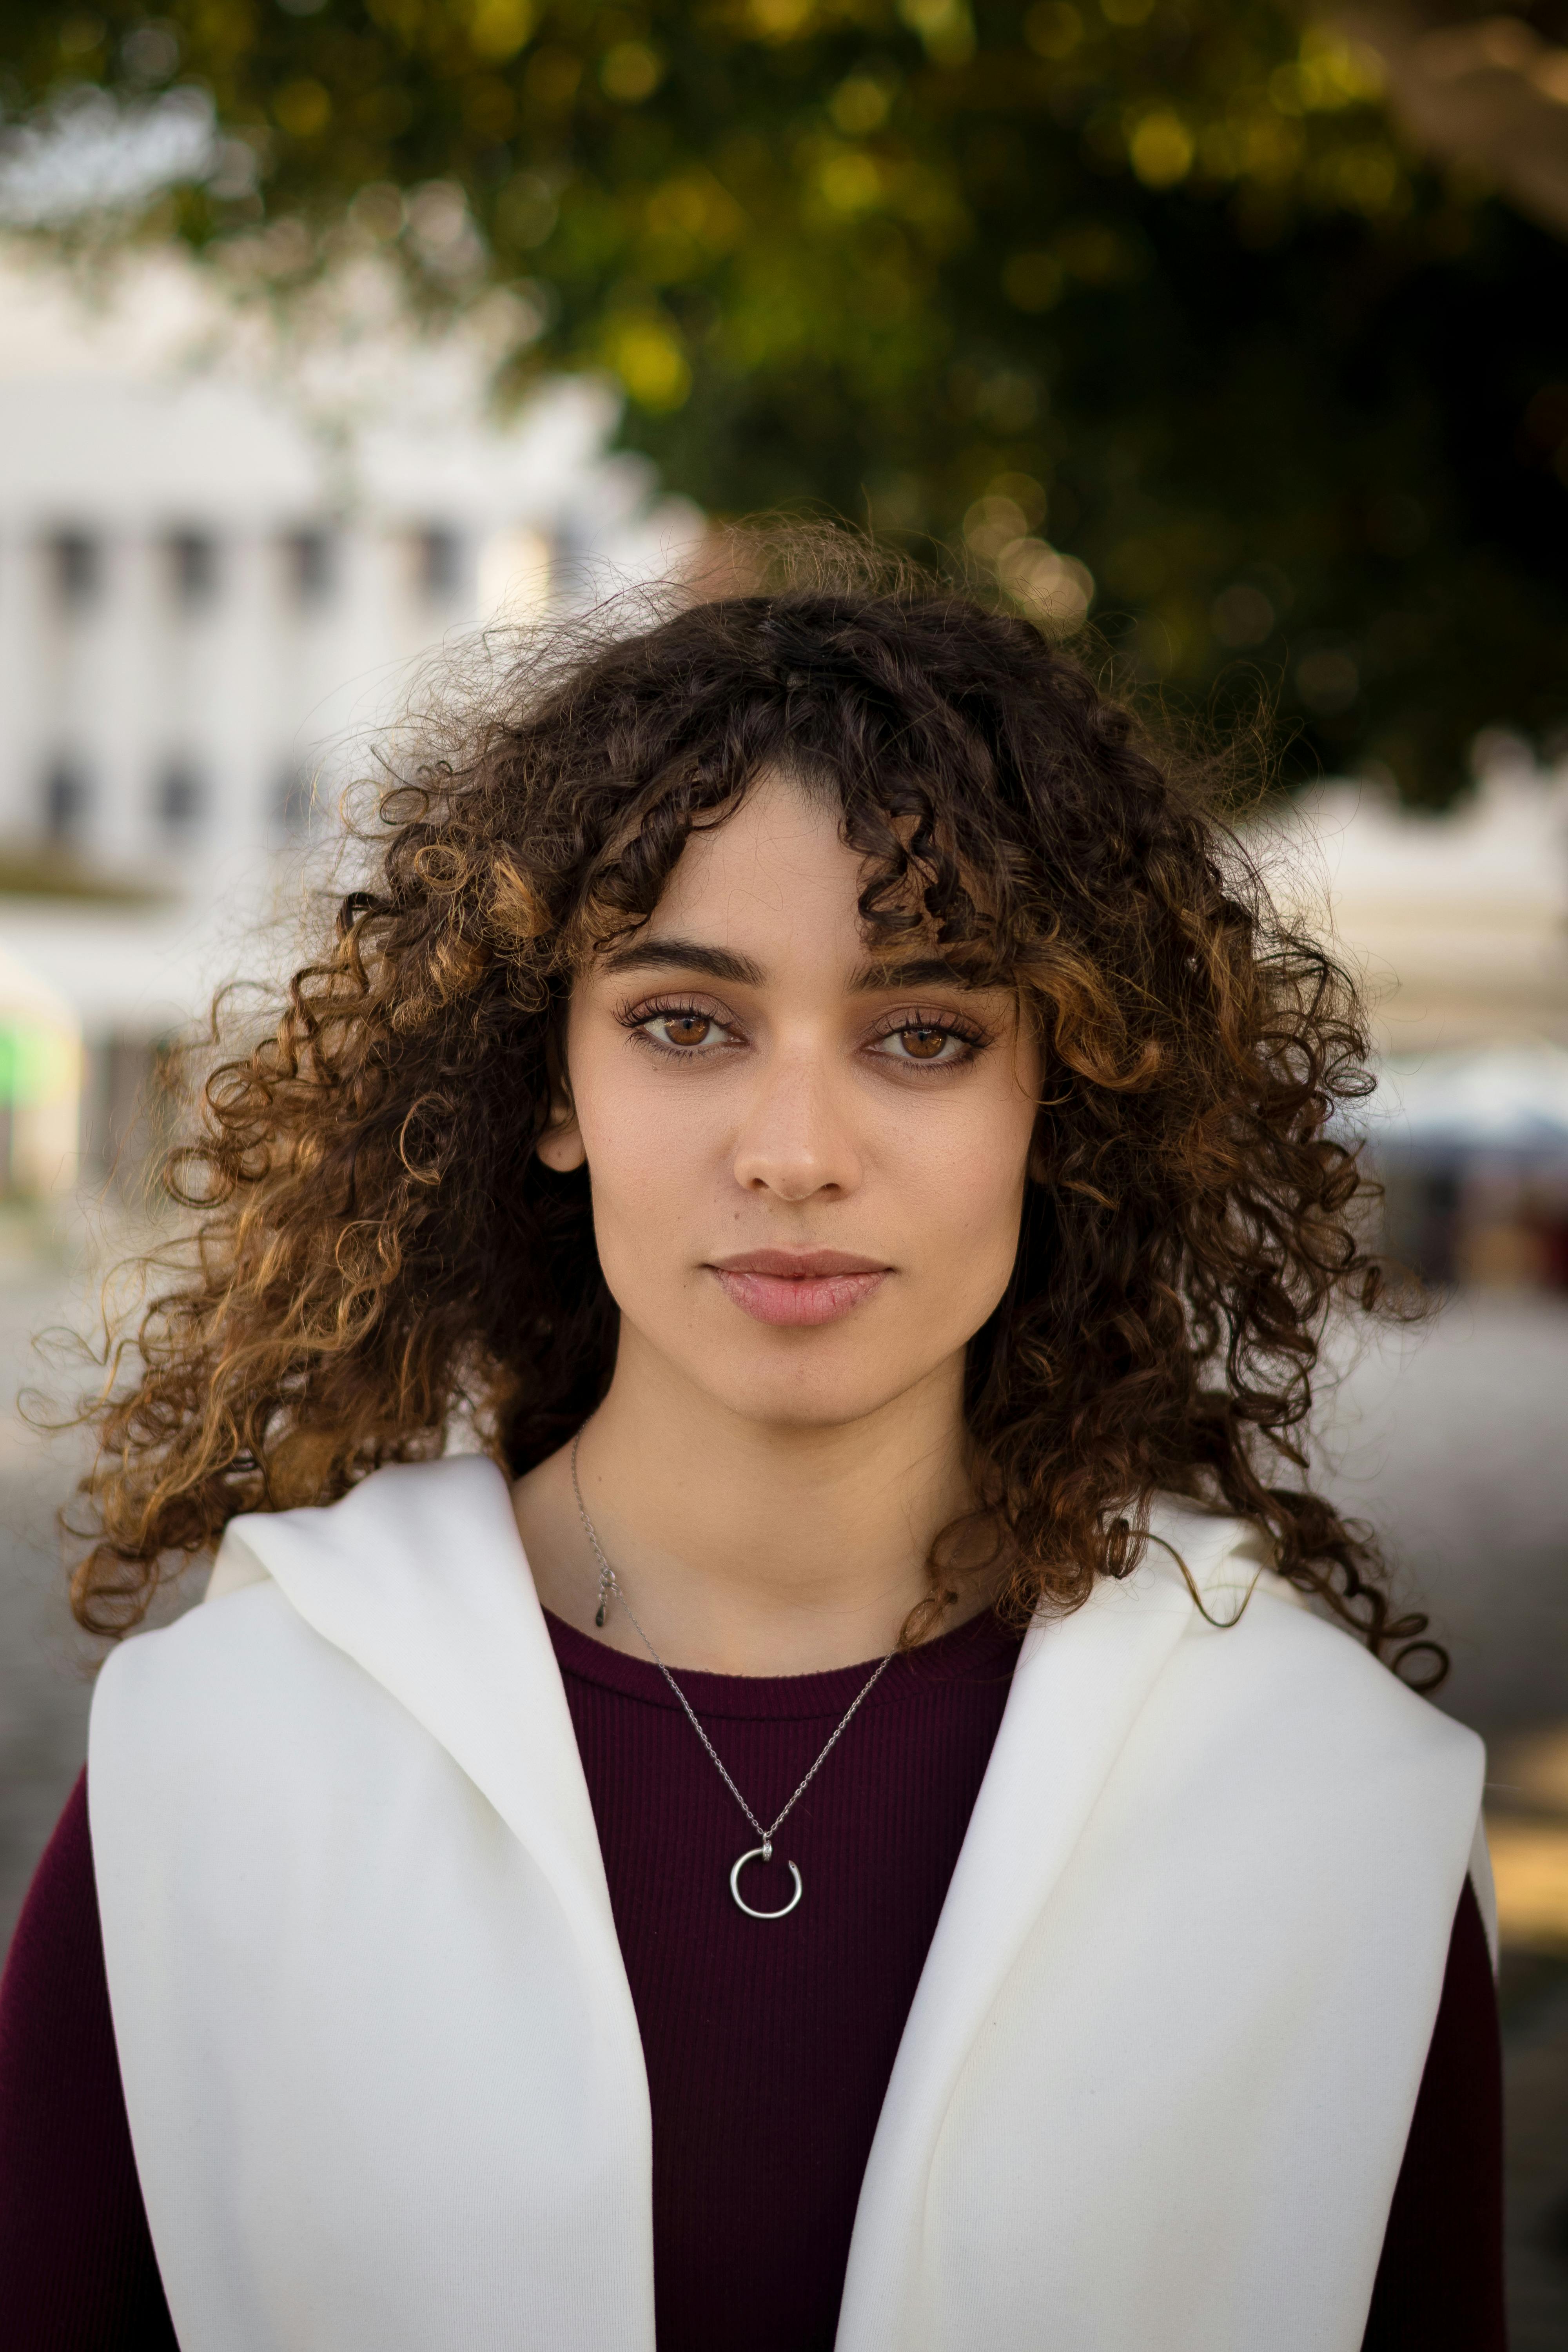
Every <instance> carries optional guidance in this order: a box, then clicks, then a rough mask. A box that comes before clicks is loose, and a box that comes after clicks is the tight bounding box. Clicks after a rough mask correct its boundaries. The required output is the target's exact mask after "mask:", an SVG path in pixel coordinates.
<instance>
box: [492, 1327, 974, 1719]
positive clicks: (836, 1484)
mask: <svg viewBox="0 0 1568 2352" xmlns="http://www.w3.org/2000/svg"><path fill="white" fill-rule="evenodd" d="M962 1385H963V1359H962V1357H959V1358H957V1359H955V1360H953V1361H952V1362H951V1363H947V1364H943V1365H941V1366H939V1367H938V1368H937V1369H936V1370H935V1371H933V1372H931V1373H930V1374H928V1375H927V1376H926V1377H925V1378H924V1379H923V1380H922V1381H920V1382H919V1383H918V1384H917V1385H916V1386H915V1387H913V1388H910V1389H909V1390H906V1391H904V1392H903V1393H902V1394H900V1396H898V1397H896V1398H893V1399H890V1400H889V1402H886V1403H885V1404H882V1405H879V1406H878V1407H877V1408H875V1409H874V1410H873V1411H871V1412H868V1413H866V1414H865V1415H863V1416H861V1417H859V1418H858V1419H856V1420H854V1421H852V1422H847V1423H835V1424H833V1425H830V1426H822V1425H800V1424H793V1423H789V1424H780V1423H771V1422H769V1423H760V1422H755V1421H750V1420H748V1419H746V1418H745V1417H744V1416H743V1415H741V1414H738V1413H735V1412H731V1411H730V1410H728V1409H727V1408H726V1407H725V1406H724V1405H722V1404H721V1403H720V1402H717V1401H716V1400H715V1399H714V1398H712V1397H711V1396H710V1395H707V1394H705V1393H704V1392H702V1391H700V1390H698V1389H695V1388H694V1387H693V1386H692V1385H691V1384H690V1383H689V1382H687V1381H682V1380H681V1378H680V1377H679V1374H678V1373H676V1372H675V1371H674V1370H672V1368H671V1367H670V1366H668V1364H666V1363H664V1362H663V1361H662V1360H659V1361H658V1362H655V1361H653V1360H651V1359H650V1360H645V1350H644V1349H643V1347H642V1344H641V1343H640V1341H639V1340H638V1339H637V1335H636V1334H635V1333H633V1332H630V1331H627V1330H623V1337H622V1345H621V1349H620V1353H619V1356H618V1358H617V1360H616V1374H615V1378H614V1381H612V1383H611V1386H610V1391H609V1393H608V1395H607V1396H606V1397H605V1402H604V1403H603V1404H602V1405H601V1406H600V1408H599V1410H598V1412H596V1413H595V1415H594V1417H593V1419H592V1420H591V1421H590V1422H589V1423H587V1425H586V1427H585V1428H584V1432H583V1436H582V1444H581V1449H580V1453H579V1459H578V1475H579V1478H580V1481H581V1485H582V1489H583V1498H584V1503H585V1504H586V1506H587V1508H588V1512H589V1515H590V1517H592V1519H593V1522H594V1526H595V1532H596V1533H597V1535H598V1538H599V1541H600V1543H601V1544H602V1545H603V1547H604V1549H605V1555H606V1557H607V1558H608V1559H609V1560H610V1561H611V1563H612V1564H613V1566H614V1568H615V1570H616V1576H617V1579H618V1580H619V1581H620V1583H621V1585H622V1586H623V1588H624V1590H625V1592H626V1598H627V1600H628V1601H630V1603H631V1606H632V1607H633V1608H634V1609H635V1610H636V1612H637V1616H638V1617H639V1618H640V1620H641V1622H642V1623H643V1626H644V1627H645V1629H646V1630H647V1634H648V1637H649V1639H650V1640H651V1641H652V1642H653V1643H654V1644H655V1645H656V1647H657V1648H658V1653H659V1655H660V1656H661V1657H662V1658H663V1659H664V1660H665V1662H666V1663H667V1664H669V1665H671V1666H674V1667H677V1668H679V1667H680V1666H682V1665H685V1666H689V1667H695V1668H698V1669H700V1670H703V1671H706V1672H709V1673H714V1674H732V1675H790V1674H811V1673H821V1672H825V1671H826V1670H828V1669H830V1668H832V1667H835V1666H844V1665H852V1664H857V1663H858V1662H859V1661H860V1660H862V1659H868V1658H874V1657H876V1656H878V1655H879V1654H883V1653H885V1652H886V1651H888V1650H889V1649H890V1648H891V1647H892V1646H893V1644H894V1643H896V1642H897V1640H898V1638H899V1634H900V1629H901V1627H902V1625H903V1623H904V1621H905V1619H906V1618H907V1617H908V1615H909V1613H910V1610H911V1609H913V1608H914V1607H915V1606H916V1605H917V1604H918V1603H919V1602H920V1601H923V1600H924V1599H926V1598H927V1596H928V1594H929V1592H930V1590H931V1587H930V1581H929V1578H928V1575H927V1570H926V1561H927V1559H928V1558H929V1555H930V1550H931V1543H932V1541H933V1539H934V1538H935V1537H936V1536H937V1535H938V1534H939V1533H940V1531H941V1530H942V1528H943V1527H944V1526H946V1525H947V1524H948V1522H949V1521H950V1520H952V1519H953V1518H954V1517H957V1516H958V1515H959V1514H960V1513H961V1512H963V1510H965V1509H966V1508H967V1507H969V1504H970V1502H971V1500H972V1495H971V1488H970V1483H969V1479H968V1475H967V1472H966V1468H965V1462H964V1443H963V1420H962ZM516 1493H517V1505H518V1518H519V1524H520V1526H521V1530H522V1536H523V1541H524V1544H525V1546H526V1548H527V1550H528V1553H529V1559H530V1562H531V1566H532V1568H533V1571H534V1579H535V1582H536V1583H537V1585H538V1587H539V1591H540V1598H541V1599H542V1601H543V1602H544V1604H545V1606H546V1607H547V1608H549V1609H551V1610H552V1611H553V1612H555V1614H556V1615H558V1616H561V1617H563V1618H565V1619H566V1621H567V1622H568V1623H571V1624H574V1625H575V1626H578V1627H579V1628H581V1629H582V1630H584V1631H592V1630H594V1614H595V1608H596V1606H597V1602H598V1571H597V1564H596V1562H595V1559H594V1557H593V1553H592V1551H591V1549H590V1547H589V1545H588V1541H587V1538H586V1536H585V1535H584V1530H583V1526H582V1522H581V1520H580V1518H579V1517H578V1515H577V1509H576V1504H575V1500H574V1496H573V1494H572V1488H571V1475H570V1456H569V1449H563V1452H562V1453H561V1454H557V1455H555V1456H553V1457H552V1459H551V1460H550V1461H549V1462H546V1463H542V1465H540V1467H539V1468H538V1469H537V1470H534V1471H532V1472H531V1473H530V1474H529V1475H528V1476H527V1477H526V1478H524V1479H522V1480H521V1481H520V1482H519V1485H518V1487H517V1490H516ZM986 1597H987V1596H986V1595H985V1593H984V1592H983V1591H976V1592H974V1593H973V1594H970V1593H969V1592H968V1591H967V1589H966V1592H965V1597H964V1599H963V1601H961V1602H960V1603H959V1604H957V1605H956V1606H955V1607H953V1608H952V1609H951V1610H950V1611H949V1612H947V1614H946V1615H945V1616H944V1617H943V1619H942V1627H943V1628H945V1627H947V1626H950V1625H952V1624H954V1623H956V1622H960V1620H961V1619H962V1618H963V1616H965V1615H972V1614H973V1612H974V1611H975V1610H976V1609H978V1608H980V1607H981V1606H983V1605H984V1600H985V1598H986ZM599 1638H600V1639H602V1640H604V1641H606V1642H608V1643H611V1644H612V1645H613V1646H614V1647H615V1648H616V1649H619V1650H624V1651H626V1652H627V1653H628V1654H633V1655H637V1656H642V1655H644V1654H645V1653H644V1651H643V1647H642V1643H641V1642H640V1641H639V1639H638V1637H637V1631H636V1629H635V1627H634V1626H633V1625H632V1624H631V1623H630V1622H629V1620H628V1618H627V1616H626V1611H625V1610H624V1609H620V1608H617V1607H616V1604H615V1602H614V1601H613V1600H612V1601H611V1603H610V1606H609V1610H608V1612H607V1617H606V1622H605V1628H604V1630H603V1633H601V1634H600V1636H599Z"/></svg>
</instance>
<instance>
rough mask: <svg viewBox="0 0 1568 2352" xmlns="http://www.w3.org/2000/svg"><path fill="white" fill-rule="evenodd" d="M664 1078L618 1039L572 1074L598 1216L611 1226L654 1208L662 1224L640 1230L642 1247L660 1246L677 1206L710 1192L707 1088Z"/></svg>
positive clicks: (711, 1140)
mask: <svg viewBox="0 0 1568 2352" xmlns="http://www.w3.org/2000/svg"><path fill="white" fill-rule="evenodd" d="M663 1075H664V1074H663V1073H662V1072H658V1071H650V1070H648V1069H647V1068H646V1067H645V1066H642V1065H641V1063H640V1059H639V1058H638V1057H637V1054H636V1049H635V1048H633V1049H631V1050H630V1051H628V1050H627V1048H626V1045H625V1043H624V1041H623V1040H621V1039H619V1038H616V1040H615V1041H614V1042H613V1044H611V1045H610V1046H609V1047H608V1049H607V1051H606V1052H605V1053H600V1054H595V1055H592V1056H590V1057H585V1066H584V1068H583V1069H582V1072H581V1076H579V1075H578V1073H577V1072H576V1071H575V1070H574V1076H573V1085H574V1095H575V1099H576V1108H577V1120H578V1125H579V1127H580V1129H581V1130H582V1136H583V1143H584V1150H586V1152H587V1155H588V1165H589V1168H590V1170H591V1171H592V1174H593V1186H594V1203H595V1217H596V1218H597V1219H598V1220H599V1222H600V1223H601V1225H605V1226H607V1225H608V1224H610V1223H620V1222H621V1221H622V1220H624V1219H641V1218H643V1217H645V1216H648V1215H652V1214H653V1213H654V1212H655V1210H656V1208H657V1212H658V1223H656V1224H654V1225H650V1226H644V1227H642V1228H641V1229H640V1231H641V1244H642V1246H643V1247H645V1248H657V1247H658V1238H659V1233H660V1231H661V1229H662V1230H664V1231H668V1230H669V1229H670V1227H671V1224H672V1221H673V1219H674V1217H675V1214H676V1211H677V1207H678V1204H679V1203H682V1202H684V1203H685V1204H687V1206H688V1208H689V1206H690V1205H691V1203H692V1202H694V1201H695V1200H697V1199H698V1198H699V1197H705V1196H706V1194H707V1193H709V1192H711V1189H712V1170H713V1166H714V1159H715V1148H714V1135H713V1132H712V1130H713V1128H714V1121H713V1118H712V1116H711V1114H710V1111H709V1109H708V1108H707V1106H706V1105H705V1104H704V1102H703V1100H702V1095H703V1091H704V1090H703V1089H702V1088H701V1087H672V1086H670V1085H669V1084H668V1082H667V1083H665V1084H663V1085H660V1084H659V1083H658V1081H659V1079H660V1078H661V1077H662V1076H663Z"/></svg>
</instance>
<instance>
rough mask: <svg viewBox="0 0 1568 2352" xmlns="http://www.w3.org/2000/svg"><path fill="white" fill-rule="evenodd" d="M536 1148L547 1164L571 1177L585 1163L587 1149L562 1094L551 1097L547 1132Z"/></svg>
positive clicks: (571, 1110)
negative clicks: (575, 1169)
mask: <svg viewBox="0 0 1568 2352" xmlns="http://www.w3.org/2000/svg"><path fill="white" fill-rule="evenodd" d="M533 1149H534V1151H535V1153H536V1154H537V1156H538V1157H539V1159H540V1160H542V1161H543V1163H544V1165H545V1167H546V1168H552V1169H553V1170H554V1171H555V1173H556V1175H557V1176H569V1175H570V1174H571V1173H572V1171H573V1170H574V1168H581V1167H583V1166H584V1164H585V1162H586V1160H587V1158H588V1150H587V1146H586V1145H585V1144H584V1140H583V1130H582V1129H581V1128H580V1127H579V1126H578V1124H577V1114H576V1112H575V1110H574V1108H573V1107H572V1105H571V1103H570V1101H568V1100H565V1099H563V1097H561V1096H559V1095H556V1096H553V1097H552V1100H551V1105H550V1117H549V1118H548V1120H547V1121H546V1123H545V1128H544V1132H543V1134H542V1136H541V1137H540V1139H539V1140H538V1142H537V1143H536V1144H535V1145H534V1147H533Z"/></svg>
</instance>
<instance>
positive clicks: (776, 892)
mask: <svg viewBox="0 0 1568 2352" xmlns="http://www.w3.org/2000/svg"><path fill="white" fill-rule="evenodd" d="M841 822H842V816H841V811H840V809H839V806H838V803H837V796H836V795H830V794H829V793H826V792H824V791H821V790H820V789H816V788H813V787H811V786H808V785H805V784H803V783H800V782H796V781H795V779H794V778H791V777H785V776H781V775H778V774H776V773H773V774H767V775H764V776H762V777H760V778H759V779H758V781H757V782H756V783H755V784H753V785H752V789H751V790H750V791H749V792H748V793H747V794H746V796H745V798H744V799H743V800H742V803H741V805H740V807H739V808H738V809H736V810H735V811H734V812H733V814H731V815H728V816H726V817H724V818H723V819H721V821H720V822H719V823H717V824H705V825H702V826H700V828H699V829H698V830H697V831H695V832H694V833H692V834H691V835H690V836H689V839H688V841H687V843H686V846H685V848H684V849H683V850H682V852H681V855H680V856H679V859H678V860H677V862H676V865H675V868H674V871H673V872H672V873H671V875H670V877H669V879H668V882H667V883H666V885H665V887H664V889H663V892H662V893H661V895H660V898H659V901H658V906H657V907H656V908H654V911H653V913H652V915H651V917H650V918H649V919H648V923H647V932H646V936H647V938H649V939H658V938H660V937H663V936H666V935H668V933H671V932H677V931H679V932H682V933H685V932H688V931H689V929H691V926H692V924H693V923H694V922H700V923H701V925H702V927H703V929H704V930H705V931H710V932H712V934H713V936H715V937H716V938H717V937H720V936H721V934H722V933H725V932H727V931H730V930H732V929H737V928H750V929H753V930H754V929H759V928H761V929H766V930H777V929H795V928H798V927H800V926H801V925H806V926H808V927H811V928H816V929H820V928H822V927H823V926H824V925H825V924H826V925H829V926H831V927H833V928H835V929H841V930H844V931H846V932H847V933H853V934H854V935H855V936H856V938H857V939H858V935H859V919H858V911H857V901H858V897H859V890H860V865H861V861H860V858H859V857H858V855H857V853H856V852H855V851H854V850H852V849H851V848H850V847H849V846H848V845H847V842H845V840H844V839H843V838H842V835H841V832H840V825H841ZM714 927H717V929H715V928H714Z"/></svg>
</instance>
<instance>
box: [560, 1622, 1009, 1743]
mask: <svg viewBox="0 0 1568 2352" xmlns="http://www.w3.org/2000/svg"><path fill="white" fill-rule="evenodd" d="M544 1622H545V1627H546V1630H547V1631H548V1633H549V1635H550V1640H551V1643H552V1647H553V1649H554V1652H555V1656H556V1662H557V1664H559V1666H560V1668H561V1671H562V1673H563V1675H570V1676H571V1677H572V1678H573V1679H574V1681H577V1682H585V1683H594V1684H596V1685H598V1686H599V1687H600V1688H601V1689H605V1690H612V1691H616V1692H617V1693H618V1694H619V1695H620V1696H622V1697H625V1698H630V1699H636V1700H639V1701H641V1702H642V1703H643V1704H645V1705H647V1706H662V1707H669V1708H675V1709H677V1710H678V1711H679V1700H678V1699H677V1698H676V1696H675V1693H674V1692H673V1691H672V1690H671V1689H670V1687H669V1685H668V1683H667V1682H666V1681H665V1678H664V1676H663V1675H662V1674H660V1672H659V1670H658V1667H657V1666H656V1665H655V1664H654V1663H653V1661H652V1659H651V1658H633V1657H628V1656H626V1654H625V1653H624V1652H622V1651H620V1650H612V1649H609V1648H607V1647H606V1646H605V1643H603V1642H596V1641H595V1639H594V1637H593V1635H592V1634H591V1633H579V1632H578V1630H577V1628H576V1627H575V1626H574V1625H568V1624H567V1623H566V1622H565V1620H564V1618H561V1617H557V1616H556V1615H554V1613H553V1612H552V1611H551V1610H548V1609H546V1610H545V1611H544ZM1022 1640H1023V1636H1022V1634H1021V1633H1014V1632H1013V1631H1011V1630H1010V1629H1009V1628H1008V1627H1007V1626H1005V1625H1003V1624H1002V1623H1001V1622H999V1621H998V1619H997V1617H996V1616H995V1614H994V1612H993V1611H991V1610H989V1609H983V1610H982V1611H981V1612H979V1614H978V1615H977V1616H974V1617H970V1618H967V1619H966V1620H965V1621H964V1622H963V1624H962V1625H955V1626H953V1627H952V1630H951V1631H950V1632H948V1633H939V1634H938V1635H937V1636H936V1638H935V1639H934V1641H931V1642H926V1643H922V1644H921V1647H920V1648H919V1649H918V1650H911V1651H910V1652H908V1653H907V1654H905V1655H904V1656H902V1657H898V1658H895V1659H894V1660H893V1663H892V1664H891V1665H890V1666H889V1668H888V1671H887V1673H886V1674H885V1675H883V1676H882V1677H881V1679H880V1681H879V1683H878V1685H877V1687H876V1689H875V1690H874V1691H873V1692H872V1693H871V1696H870V1697H869V1698H868V1700H867V1702H866V1703H867V1705H868V1706H875V1705H876V1704H878V1703H879V1702H881V1703H883V1704H887V1703H889V1701H896V1700H898V1699H900V1698H907V1697H912V1696H916V1695H917V1694H918V1693H920V1692H921V1691H925V1690H930V1689H931V1688H932V1687H933V1686H934V1685H944V1684H957V1683H967V1684H973V1683H976V1682H993V1681H1005V1680H1006V1679H1007V1678H1008V1677H1009V1676H1010V1675H1011V1674H1012V1672H1013V1668H1014V1666H1015V1665H1016V1663H1017V1657H1018V1650H1019V1646H1020V1644H1021V1643H1022ZM878 1663H879V1661H878V1660H877V1659H876V1658H866V1659H863V1660H861V1661H859V1662H858V1664H855V1665H852V1666H833V1667H829V1668H828V1669H827V1670H826V1672H824V1673H819V1674H807V1675H715V1674H707V1673H704V1672H703V1671H701V1670H700V1669H699V1668H697V1667H681V1666H675V1667H673V1668H672V1669H671V1671H672V1673H673V1674H674V1675H675V1677H676V1680H677V1681H678V1682H679V1685H680V1687H681V1689H682V1690H683V1691H684V1692H685V1693H686V1696H687V1697H688V1698H689V1700H690V1702H691V1704H692V1706H693V1707H694V1708H695V1709H696V1711H697V1713H698V1714H699V1715H700V1716H721V1717H730V1718H731V1719H739V1720H743V1721H744V1720H749V1721H752V1722H787V1721H792V1720H793V1721H799V1722H807V1721H813V1720H816V1719H817V1718H827V1719H831V1718H834V1717H838V1716H840V1715H842V1714H843V1712H844V1710H845V1708H846V1707H847V1706H848V1705H849V1702H850V1700H851V1699H852V1698H854V1696H856V1693H857V1692H858V1690H859V1689H860V1687H861V1685H863V1684H864V1682H865V1681H866V1678H867V1676H868V1675H869V1674H870V1673H871V1672H872V1669H873V1668H874V1667H875V1666H876V1665H877V1664H878Z"/></svg>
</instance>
